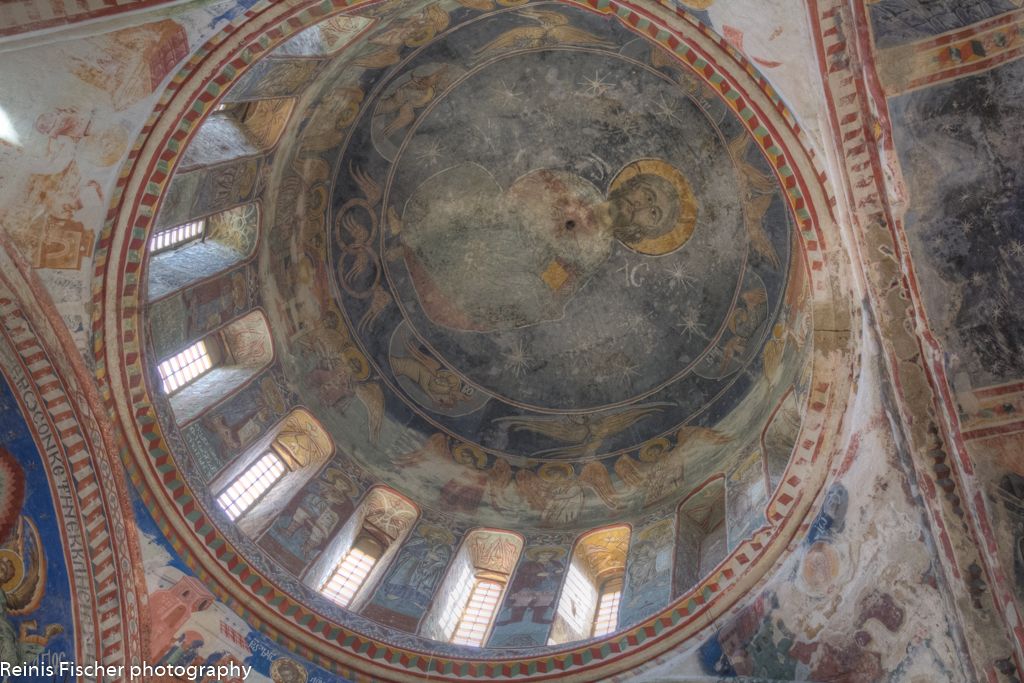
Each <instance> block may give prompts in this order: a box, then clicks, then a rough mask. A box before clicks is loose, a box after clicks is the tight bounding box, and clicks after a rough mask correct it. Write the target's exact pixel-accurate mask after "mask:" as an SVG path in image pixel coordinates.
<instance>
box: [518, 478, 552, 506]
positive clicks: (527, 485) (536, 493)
mask: <svg viewBox="0 0 1024 683" xmlns="http://www.w3.org/2000/svg"><path fill="white" fill-rule="evenodd" d="M516 491H518V492H519V495H520V497H522V499H523V500H525V501H526V502H527V504H528V505H529V506H530V509H532V510H536V511H538V512H540V511H543V510H544V509H545V508H546V507H547V505H548V495H547V484H545V483H544V480H543V479H541V478H540V477H538V476H537V475H536V473H534V472H531V471H530V470H526V469H523V470H519V471H518V472H517V473H516Z"/></svg>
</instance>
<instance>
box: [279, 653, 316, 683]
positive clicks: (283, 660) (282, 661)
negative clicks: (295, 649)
mask: <svg viewBox="0 0 1024 683" xmlns="http://www.w3.org/2000/svg"><path fill="white" fill-rule="evenodd" d="M289 665H290V666H292V667H293V668H294V669H295V670H296V671H298V672H299V676H300V677H301V679H302V683H305V682H306V681H307V680H308V679H309V672H308V671H306V667H304V666H302V665H301V664H299V663H298V662H296V661H295V660H294V659H289V658H288V657H278V658H277V659H275V660H274V661H273V662H272V663H271V664H270V677H271V678H272V679H274V680H275V681H277V680H280V678H279V677H280V675H281V669H283V668H284V667H286V666H289Z"/></svg>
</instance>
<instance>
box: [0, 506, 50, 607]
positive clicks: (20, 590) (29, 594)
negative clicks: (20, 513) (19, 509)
mask: <svg viewBox="0 0 1024 683" xmlns="http://www.w3.org/2000/svg"><path fill="white" fill-rule="evenodd" d="M0 563H2V564H3V566H0V570H2V569H3V568H4V567H6V565H7V563H11V566H12V567H13V572H14V573H13V574H12V576H11V578H13V577H14V576H17V574H18V573H19V570H23V571H22V572H21V580H20V581H19V582H18V583H17V585H15V586H12V587H11V588H10V589H9V590H5V591H4V592H5V593H6V595H7V613H8V614H10V615H13V616H21V615H23V614H28V613H29V612H32V611H34V610H36V609H37V608H38V607H39V602H40V601H41V600H42V597H43V593H44V592H45V591H46V557H45V556H44V555H43V543H42V541H41V540H40V538H39V530H38V529H36V525H35V524H34V523H33V522H32V520H30V519H28V518H27V517H22V518H21V521H20V522H19V523H18V527H17V530H16V531H15V533H14V535H13V536H12V538H11V539H10V540H8V541H7V542H5V543H4V544H3V547H2V549H0ZM16 564H21V567H17V566H15V565H16ZM0 573H6V572H3V571H0ZM7 580H10V579H7ZM5 582H6V581H5Z"/></svg>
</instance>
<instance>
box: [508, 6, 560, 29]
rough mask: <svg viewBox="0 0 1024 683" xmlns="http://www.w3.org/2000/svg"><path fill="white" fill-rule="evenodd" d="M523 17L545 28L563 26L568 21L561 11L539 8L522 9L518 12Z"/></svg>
mask: <svg viewBox="0 0 1024 683" xmlns="http://www.w3.org/2000/svg"><path fill="white" fill-rule="evenodd" d="M520 14H521V15H523V16H524V17H528V18H530V19H533V20H534V21H536V22H537V23H538V24H540V25H541V26H544V27H546V28H552V27H554V26H564V25H566V24H568V23H569V17H567V16H565V15H564V14H562V13H561V12H552V11H550V10H539V9H524V10H523V11H522V12H520Z"/></svg>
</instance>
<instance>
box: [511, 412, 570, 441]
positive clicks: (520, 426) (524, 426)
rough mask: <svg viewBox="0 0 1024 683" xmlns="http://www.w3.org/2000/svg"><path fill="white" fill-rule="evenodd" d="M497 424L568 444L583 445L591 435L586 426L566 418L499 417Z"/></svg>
mask: <svg viewBox="0 0 1024 683" xmlns="http://www.w3.org/2000/svg"><path fill="white" fill-rule="evenodd" d="M495 422H497V423H500V424H503V425H506V426H508V428H509V429H511V430H515V431H522V430H526V431H530V432H534V433H536V434H542V435H544V436H548V437H551V438H552V439H557V440H558V441H563V442H566V443H581V442H582V441H584V440H585V439H586V438H587V436H588V435H589V434H590V428H589V427H588V426H587V425H586V424H584V423H575V422H568V421H566V419H565V418H564V417H522V416H520V417H499V418H498V419H496V420H495Z"/></svg>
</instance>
